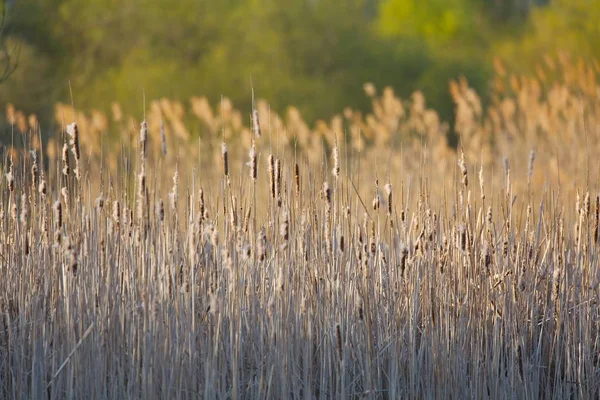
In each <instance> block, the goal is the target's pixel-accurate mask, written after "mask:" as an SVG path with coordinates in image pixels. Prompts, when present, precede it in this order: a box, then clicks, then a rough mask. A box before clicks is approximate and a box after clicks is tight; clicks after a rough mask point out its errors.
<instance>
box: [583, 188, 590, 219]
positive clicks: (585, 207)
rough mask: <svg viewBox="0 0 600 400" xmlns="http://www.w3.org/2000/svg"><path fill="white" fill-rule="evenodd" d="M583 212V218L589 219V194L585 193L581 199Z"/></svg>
mask: <svg viewBox="0 0 600 400" xmlns="http://www.w3.org/2000/svg"><path fill="white" fill-rule="evenodd" d="M583 210H584V212H585V217H586V218H589V217H590V213H591V205H590V192H586V193H585V198H584V199H583Z"/></svg>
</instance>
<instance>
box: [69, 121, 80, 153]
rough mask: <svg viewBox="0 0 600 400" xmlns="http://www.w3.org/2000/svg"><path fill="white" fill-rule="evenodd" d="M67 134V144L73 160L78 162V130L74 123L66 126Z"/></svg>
mask: <svg viewBox="0 0 600 400" xmlns="http://www.w3.org/2000/svg"><path fill="white" fill-rule="evenodd" d="M67 134H68V135H69V136H70V137H71V139H70V140H69V144H70V145H71V151H72V152H73V155H74V156H75V160H76V161H79V159H80V157H81V153H80V151H79V128H78V127H77V124H76V123H75V122H73V123H71V124H69V125H67Z"/></svg>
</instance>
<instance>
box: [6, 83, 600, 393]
mask: <svg viewBox="0 0 600 400" xmlns="http://www.w3.org/2000/svg"><path fill="white" fill-rule="evenodd" d="M370 89H372V88H370ZM557 90H558V89H557ZM453 91H454V92H453V93H454V95H455V96H457V98H459V99H463V100H464V99H467V100H468V99H470V100H469V101H474V100H473V96H472V94H470V92H469V91H468V87H467V86H465V85H464V84H462V86H461V84H460V83H457V86H454V87H453ZM580 99H583V97H580ZM588 100H589V101H590V103H585V104H587V105H588V106H590V104H591V105H593V104H597V103H594V101H596V102H597V99H596V100H593V97H589V99H588ZM374 101H379V100H376V99H374ZM419 101H420V100H419V99H416V104H421V103H419ZM460 101H462V100H460ZM460 101H459V103H460ZM465 101H466V100H465ZM567 103H568V102H567ZM461 104H462V103H461ZM465 104H466V103H465ZM465 104H462V105H461V106H459V107H458V109H457V112H458V113H459V115H461V117H460V118H457V124H458V126H457V127H458V128H460V129H458V131H459V133H460V134H461V141H460V143H459V146H458V147H457V149H451V148H449V147H448V145H447V142H446V141H445V139H440V138H443V137H444V135H443V132H442V131H440V129H442V127H440V126H438V125H436V128H435V129H434V130H433V131H431V132H435V133H436V135H437V136H435V137H436V139H432V135H425V134H424V135H422V136H421V140H420V141H413V142H412V144H411V146H407V147H402V146H400V147H399V148H396V147H394V146H392V145H391V144H390V143H388V142H385V143H387V144H385V145H381V146H379V145H377V143H373V142H371V144H370V145H372V146H373V148H369V147H366V148H357V147H356V143H355V141H354V139H353V138H354V136H353V135H354V134H353V133H352V132H350V131H347V134H346V135H337V136H335V137H334V138H333V139H331V140H328V141H323V142H322V144H321V145H320V147H319V151H318V152H317V153H315V150H314V149H308V148H307V147H306V146H302V142H301V140H300V143H299V144H298V142H297V141H293V140H290V137H289V136H286V135H284V134H283V133H282V131H281V130H278V129H276V128H273V126H272V125H270V124H269V122H268V121H269V118H268V115H266V116H265V115H263V114H261V113H260V112H259V111H257V110H252V113H251V114H250V118H251V123H250V126H251V129H250V130H249V133H248V135H249V136H248V138H247V139H248V140H247V144H246V145H240V143H239V138H236V137H228V136H227V135H225V134H224V133H223V132H222V134H221V135H220V136H218V137H216V138H213V139H212V140H210V141H207V140H204V141H201V142H200V143H198V145H197V146H196V144H191V142H189V141H188V142H186V143H187V147H185V146H183V145H182V146H181V147H178V146H177V145H175V144H176V143H178V142H177V141H176V140H175V139H174V138H173V135H172V134H171V133H169V132H168V131H167V133H165V126H164V124H162V123H159V124H158V126H159V133H160V134H159V135H155V134H153V133H152V129H153V127H154V125H155V123H156V121H153V122H152V121H150V122H151V123H148V122H146V121H145V120H143V121H142V122H141V123H140V124H139V125H137V126H136V132H135V133H136V134H135V138H134V137H133V136H132V135H128V136H127V137H126V138H125V139H123V138H122V139H121V142H120V148H119V149H118V152H113V151H112V150H111V149H110V147H109V146H110V144H108V143H105V144H103V145H101V146H100V151H99V152H100V155H98V154H95V153H93V152H91V151H89V147H87V144H88V143H89V141H90V138H89V137H86V136H85V132H87V131H86V130H82V129H81V128H80V127H79V126H78V124H77V123H76V121H77V118H74V119H75V121H74V122H73V123H72V124H70V125H66V126H65V127H64V129H61V134H60V135H58V136H56V137H54V138H52V141H54V142H55V144H56V145H55V148H56V149H61V151H60V153H59V154H60V155H58V154H56V153H55V154H52V152H48V151H45V152H41V151H40V150H39V149H41V148H44V147H45V146H44V143H42V139H41V135H40V134H39V130H37V131H34V133H33V134H30V135H28V136H24V140H23V142H24V144H25V145H24V148H25V149H24V150H21V151H19V150H15V149H10V150H9V151H4V157H3V162H2V169H3V179H2V181H1V184H0V276H1V277H2V279H0V398H15V399H19V398H23V399H25V398H27V399H42V398H44V399H45V398H52V399H54V398H69V399H71V398H90V399H95V398H98V399H100V398H102V399H104V398H106V399H113V398H114V399H122V398H139V399H152V398H165V399H187V398H206V399H209V398H220V399H229V398H232V399H239V398H282V399H284V398H294V399H299V398H306V399H309V398H310V399H312V398H318V399H326V398H341V399H356V398H373V399H375V398H415V399H416V398H419V399H420V398H456V399H463V398H477V399H480V398H490V399H502V398H598V397H599V396H600V357H599V356H598V354H600V348H599V345H600V335H599V328H600V315H599V307H598V299H599V290H600V269H599V268H598V265H599V256H598V250H599V241H598V239H599V238H598V234H599V230H598V229H599V228H598V225H599V222H600V197H599V194H598V193H599V192H598V190H599V188H598V185H597V179H596V177H597V171H595V170H594V168H587V170H582V168H581V166H582V165H586V163H587V165H588V167H589V165H590V161H589V160H590V158H591V154H593V151H594V148H595V147H594V146H596V145H597V143H600V142H599V141H598V140H597V139H598V138H599V137H600V135H598V132H600V131H599V125H595V122H594V121H597V120H596V119H595V118H597V117H600V113H595V112H594V111H593V110H594V109H593V108H589V107H588V108H586V113H585V114H583V113H582V114H577V113H576V111H577V109H575V108H569V110H571V111H569V112H571V113H573V114H572V116H573V118H574V121H573V122H572V123H568V122H564V121H563V117H564V116H568V115H571V114H568V113H567V114H560V115H554V114H553V113H552V112H550V114H549V115H554V117H556V121H563V122H564V123H565V124H567V125H569V126H570V127H571V131H569V132H568V134H569V135H571V134H575V133H574V132H576V131H577V129H579V128H581V132H582V134H586V135H587V136H585V140H583V139H582V141H581V142H580V143H578V144H575V145H573V146H562V147H561V148H559V149H558V148H556V152H555V153H552V152H551V149H552V148H553V145H552V142H551V140H558V138H557V137H551V139H547V140H546V139H540V137H538V136H536V135H535V134H534V133H535V132H536V129H537V128H535V124H536V123H535V122H531V121H530V120H528V119H522V118H521V117H522V116H531V115H533V114H529V111H527V110H524V111H523V113H522V114H518V115H517V117H515V120H516V121H517V122H518V121H520V122H519V123H521V124H522V125H519V126H521V127H523V126H530V125H527V124H528V123H530V124H533V125H531V126H530V127H531V131H523V130H519V129H518V128H514V129H516V130H514V132H512V133H511V135H512V134H514V135H513V136H510V137H511V138H512V139H511V140H513V141H514V143H516V145H515V146H512V147H511V146H509V145H508V144H509V141H508V140H507V139H503V138H507V137H509V136H506V135H505V136H502V132H501V131H502V130H503V129H505V128H506V129H507V130H510V129H513V128H511V126H509V125H508V124H509V122H510V121H512V120H510V119H509V118H508V117H507V118H506V119H505V120H504V122H501V123H499V125H498V127H497V128H494V130H492V131H491V132H494V135H493V138H494V139H493V146H492V147H488V145H485V146H483V144H485V143H488V142H487V139H486V136H485V135H486V132H487V133H489V132H490V131H489V130H488V128H490V127H491V126H492V125H489V124H487V123H486V122H485V121H480V123H477V122H476V121H475V122H473V121H472V119H473V118H475V119H476V114H469V113H468V112H467V111H466V109H465V107H466V105H465ZM561 104H566V103H561ZM569 104H571V103H569ZM578 104H579V103H578ZM580 104H583V103H580ZM472 105H473V104H471V107H472ZM461 107H462V108H461ZM506 107H507V108H510V107H509V106H506ZM586 107H587V106H586ZM590 107H591V106H590ZM421 111H422V110H421ZM421 111H418V110H417V111H415V112H421ZM506 112H508V111H506ZM461 113H463V114H461ZM465 113H466V114H465ZM492 114H493V113H491V114H490V115H492ZM66 115H69V113H66ZM418 115H423V114H418ZM577 115H579V116H577ZM519 116H520V117H519ZM469 118H471V122H469V123H467V122H465V121H467V120H469ZM577 118H580V120H577V121H575V119H577ZM527 121H529V122H527ZM563 122H561V123H563ZM556 123H557V124H558V123H559V122H556ZM503 124H504V125H503ZM540 124H541V122H540ZM63 125H64V124H63ZM502 126H504V128H502ZM544 126H546V125H544ZM551 126H553V125H547V127H548V129H558V128H551ZM578 127H579V128H578ZM221 128H223V127H221ZM509 128H510V129H509ZM138 129H139V130H138ZM223 129H224V128H223ZM381 129H383V128H381ZM407 129H408V128H407ZM461 129H462V130H461ZM490 129H491V128H490ZM496 129H497V130H496ZM523 132H525V133H527V135H522V136H519V134H521V133H523ZM553 132H554V130H553ZM309 136H310V135H309ZM374 137H377V135H375V136H374ZM310 140H313V139H310ZM584 143H585V144H584ZM367 144H369V143H368V142H367ZM442 144H443V146H442ZM480 145H481V146H482V147H479V146H480ZM80 146H81V147H80ZM490 146H491V145H490ZM584 147H586V148H587V151H586V150H585V149H583V148H584ZM191 148H197V152H198V154H196V155H195V156H192V155H190V153H189V152H190V151H191V150H190V149H191ZM478 148H480V151H476V149H478ZM490 149H491V150H490ZM488 150H489V152H487V151H488ZM486 152H487V153H486ZM111 153H113V154H111ZM308 153H311V154H308ZM498 153H504V155H506V158H504V159H502V157H499V156H498ZM115 154H116V155H115ZM555 156H556V157H558V156H560V158H558V159H555V158H554V157H555ZM110 159H113V161H112V163H113V164H114V165H111V161H109V160H110ZM558 160H560V162H559V161H558ZM551 165H554V167H553V168H554V169H553V168H551V167H549V166H551ZM573 171H580V173H579V175H572V172H573Z"/></svg>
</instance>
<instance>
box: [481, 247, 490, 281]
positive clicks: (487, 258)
mask: <svg viewBox="0 0 600 400" xmlns="http://www.w3.org/2000/svg"><path fill="white" fill-rule="evenodd" d="M491 265H492V253H491V251H490V247H489V246H488V245H487V244H486V245H485V247H484V249H483V266H484V267H485V271H486V273H487V274H488V275H490V266H491Z"/></svg>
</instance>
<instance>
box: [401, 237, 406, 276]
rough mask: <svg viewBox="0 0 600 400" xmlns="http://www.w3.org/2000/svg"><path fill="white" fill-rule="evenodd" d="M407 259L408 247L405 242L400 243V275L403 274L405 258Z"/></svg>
mask: <svg viewBox="0 0 600 400" xmlns="http://www.w3.org/2000/svg"><path fill="white" fill-rule="evenodd" d="M407 259H408V247H406V245H405V244H401V245H400V276H402V277H403V276H404V271H405V270H406V260H407Z"/></svg>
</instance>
